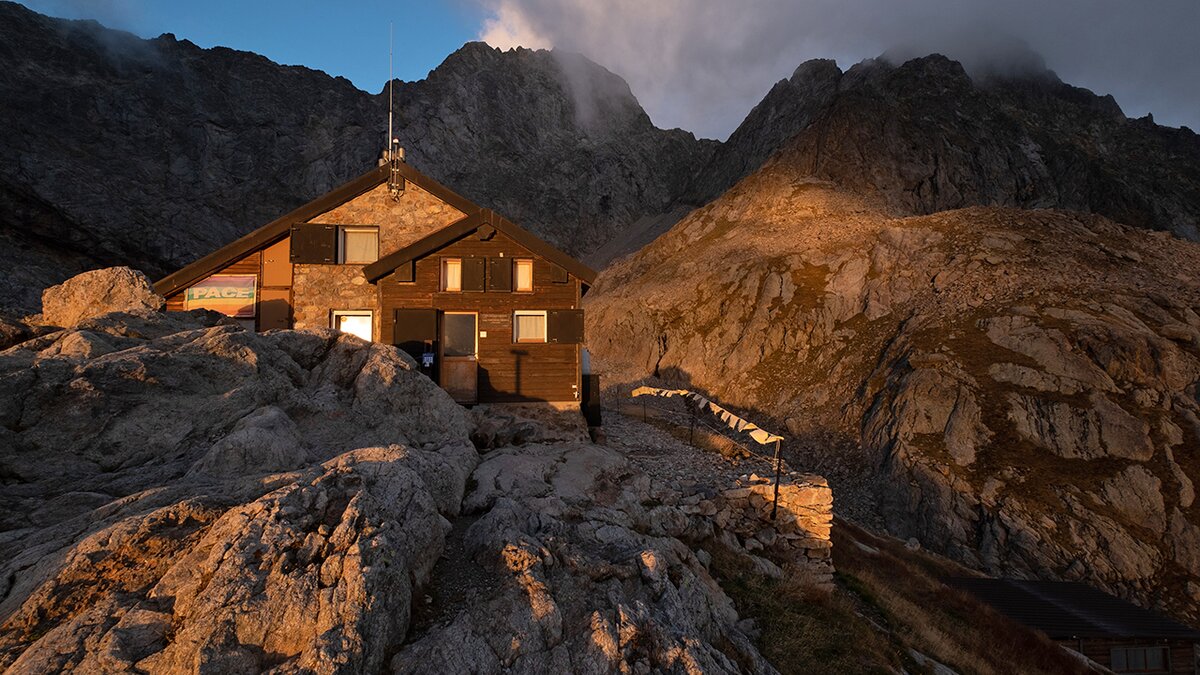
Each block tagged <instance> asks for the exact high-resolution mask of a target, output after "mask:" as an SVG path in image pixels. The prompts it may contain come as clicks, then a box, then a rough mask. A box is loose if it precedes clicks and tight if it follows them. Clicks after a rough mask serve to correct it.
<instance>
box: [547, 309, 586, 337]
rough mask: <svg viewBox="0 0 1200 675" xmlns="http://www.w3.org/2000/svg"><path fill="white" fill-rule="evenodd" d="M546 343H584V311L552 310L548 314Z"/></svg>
mask: <svg viewBox="0 0 1200 675" xmlns="http://www.w3.org/2000/svg"><path fill="white" fill-rule="evenodd" d="M546 342H557V343H560V344H579V343H581V342H583V310H582V309H552V310H550V311H548V312H546Z"/></svg>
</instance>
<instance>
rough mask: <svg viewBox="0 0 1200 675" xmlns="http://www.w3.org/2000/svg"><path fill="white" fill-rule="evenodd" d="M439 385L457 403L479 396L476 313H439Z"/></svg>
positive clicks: (475, 399) (477, 323) (477, 325)
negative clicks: (440, 322)
mask: <svg viewBox="0 0 1200 675" xmlns="http://www.w3.org/2000/svg"><path fill="white" fill-rule="evenodd" d="M441 343H442V367H441V385H442V389H445V390H446V392H447V393H448V394H450V398H453V399H454V400H455V401H457V402H459V403H467V404H470V403H476V402H477V401H478V400H479V315H478V314H476V313H474V312H446V313H445V314H443V315H442V339H441Z"/></svg>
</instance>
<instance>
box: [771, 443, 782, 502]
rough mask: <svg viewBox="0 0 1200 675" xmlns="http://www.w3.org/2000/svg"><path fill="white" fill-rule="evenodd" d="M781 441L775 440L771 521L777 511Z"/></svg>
mask: <svg viewBox="0 0 1200 675" xmlns="http://www.w3.org/2000/svg"><path fill="white" fill-rule="evenodd" d="M782 442H783V441H781V440H780V439H778V438H777V439H775V501H774V502H773V503H772V504H771V520H775V514H776V513H778V511H779V474H780V473H781V472H782V470H783V469H782V462H781V461H780V459H779V446H780V444H781V443H782Z"/></svg>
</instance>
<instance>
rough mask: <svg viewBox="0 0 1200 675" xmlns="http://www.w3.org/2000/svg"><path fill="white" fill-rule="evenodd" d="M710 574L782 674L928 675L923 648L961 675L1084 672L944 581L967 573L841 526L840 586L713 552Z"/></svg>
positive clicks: (837, 535)
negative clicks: (768, 573) (764, 571)
mask: <svg viewBox="0 0 1200 675" xmlns="http://www.w3.org/2000/svg"><path fill="white" fill-rule="evenodd" d="M710 554H711V555H712V559H713V565H712V569H713V572H714V574H715V576H716V577H717V579H718V581H719V582H720V584H721V587H722V588H723V589H725V592H726V593H727V594H728V595H729V596H730V597H731V598H732V599H733V601H734V604H735V605H736V606H737V609H738V613H739V615H741V616H742V617H743V618H746V617H749V618H753V619H755V621H756V622H757V624H758V627H759V629H760V630H761V635H760V636H759V637H758V639H757V644H758V648H759V650H760V651H761V652H762V653H763V655H764V656H766V658H767V659H768V660H770V661H771V663H772V664H773V665H774V666H775V667H776V668H778V669H779V670H780V671H781V672H783V673H894V672H899V671H904V672H909V673H926V672H930V668H929V667H928V666H926V665H922V664H920V663H917V661H916V660H915V659H914V657H913V656H912V652H913V651H915V652H919V653H920V654H922V655H925V656H928V657H930V658H932V659H934V660H936V661H939V662H941V663H943V664H946V665H947V666H949V667H951V668H954V669H955V670H957V671H959V672H962V673H980V674H983V675H987V674H993V673H994V674H1000V673H1017V672H1019V673H1033V674H1036V673H1046V674H1050V673H1081V674H1082V673H1087V672H1088V671H1087V670H1086V669H1085V668H1083V667H1082V666H1081V665H1080V664H1079V662H1078V661H1076V660H1075V658H1074V657H1072V656H1070V655H1069V654H1067V652H1066V651H1064V650H1063V649H1062V648H1060V647H1059V646H1058V645H1056V644H1055V643H1054V642H1052V641H1051V640H1050V639H1049V638H1047V637H1045V636H1044V635H1042V634H1041V633H1037V632H1035V631H1032V630H1029V629H1027V628H1025V627H1024V626H1021V625H1020V624H1017V623H1015V622H1013V621H1011V620H1009V619H1007V618H1005V617H1004V616H1002V615H1000V614H998V613H997V612H995V611H994V610H992V609H991V608H990V607H988V606H987V605H984V604H983V603H981V602H979V601H978V600H976V599H975V598H974V597H973V596H971V595H969V594H967V593H964V592H962V591H958V590H956V589H953V588H950V587H949V586H946V585H945V584H944V583H942V581H941V579H943V578H946V577H950V576H967V575H971V574H972V573H971V572H970V571H968V570H967V569H965V568H963V567H961V566H959V565H957V564H955V563H952V562H950V561H948V560H946V559H944V558H940V557H938V556H935V555H931V554H928V553H925V552H922V551H909V550H907V549H905V547H904V545H903V544H902V543H901V542H899V541H897V540H894V539H888V538H882V537H875V536H873V535H871V534H869V533H867V532H865V531H863V530H861V529H859V528H857V527H855V526H853V525H850V524H848V523H844V522H840V521H839V522H838V523H836V525H835V527H834V561H835V564H836V565H837V566H838V572H837V574H836V576H835V581H836V588H835V589H834V590H833V591H832V592H830V591H823V590H820V589H817V588H814V587H813V586H811V585H809V584H807V583H806V581H805V580H804V579H803V578H796V577H785V578H784V579H771V578H769V577H764V576H761V575H757V574H755V573H754V572H753V571H752V569H753V568H752V566H751V565H749V564H748V562H747V561H746V560H745V559H744V558H743V557H742V556H741V555H739V554H736V553H732V552H730V551H727V550H724V549H714V550H710Z"/></svg>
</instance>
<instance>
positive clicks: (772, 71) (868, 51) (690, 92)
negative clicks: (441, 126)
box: [475, 0, 1200, 138]
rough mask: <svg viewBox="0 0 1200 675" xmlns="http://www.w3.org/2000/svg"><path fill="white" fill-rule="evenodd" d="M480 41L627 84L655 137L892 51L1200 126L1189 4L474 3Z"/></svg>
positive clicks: (1121, 0)
mask: <svg viewBox="0 0 1200 675" xmlns="http://www.w3.org/2000/svg"><path fill="white" fill-rule="evenodd" d="M475 1H476V2H478V3H479V4H481V5H483V7H484V8H485V10H486V12H487V14H488V19H487V20H486V21H485V24H484V27H483V30H482V31H481V32H480V38H481V39H483V40H484V41H486V42H488V43H489V44H491V45H493V46H495V47H500V48H509V47H513V46H517V45H522V46H526V47H546V46H554V47H559V48H563V49H568V50H573V51H578V52H581V53H583V54H585V55H587V56H589V57H590V58H592V59H593V60H595V61H597V62H598V63H600V64H601V65H603V66H605V67H607V68H609V69H610V70H612V71H613V72H615V73H617V74H619V75H621V76H622V77H624V78H625V79H626V80H628V82H629V84H630V87H631V89H632V90H633V93H634V94H635V95H636V96H637V97H638V99H639V100H640V101H641V103H642V104H643V106H644V107H645V108H646V110H647V111H648V112H649V113H650V116H651V118H652V119H653V120H654V121H655V123H656V124H658V125H659V126H665V127H675V126H678V127H682V128H684V129H688V130H691V131H694V132H696V133H697V134H698V135H701V136H708V137H717V138H724V137H725V136H727V135H728V134H729V132H731V131H732V130H733V129H734V128H735V127H736V126H737V124H738V123H739V122H740V121H741V120H742V118H743V117H744V116H745V114H746V113H747V112H748V111H749V110H750V108H751V107H752V106H753V105H754V104H755V103H757V102H758V101H759V100H760V99H761V98H762V96H763V95H764V94H765V93H766V92H767V90H768V89H770V87H771V85H772V84H773V83H774V82H775V81H777V80H779V79H782V78H785V77H788V76H789V75H790V74H791V72H792V70H793V69H794V68H795V67H796V66H797V65H799V64H800V63H801V62H803V61H805V60H807V59H810V58H833V59H836V60H837V61H838V64H839V65H840V66H842V68H848V67H849V66H851V65H853V64H854V63H857V62H858V61H861V60H863V59H866V58H871V57H875V56H878V55H880V54H882V53H883V52H885V51H891V53H892V54H893V55H899V54H905V55H918V54H926V53H930V52H935V51H936V52H941V53H945V54H947V55H948V56H951V57H952V58H957V59H959V60H962V61H963V62H964V65H966V66H967V67H968V68H969V69H971V68H975V69H980V68H987V67H1003V66H1010V65H1012V64H1013V63H1018V64H1025V65H1028V64H1029V63H1030V62H1031V58H1032V59H1035V58H1036V57H1031V56H1030V55H1029V52H1028V51H1026V50H1025V49H1023V48H1014V46H1015V45H1028V47H1029V48H1030V49H1032V50H1033V51H1034V52H1036V53H1037V54H1040V55H1041V56H1042V57H1044V59H1045V63H1046V65H1047V66H1048V67H1050V68H1051V69H1053V70H1055V71H1056V72H1057V73H1058V74H1059V75H1060V76H1061V77H1062V78H1063V79H1064V80H1065V81H1067V82H1070V83H1071V84H1075V85H1078V86H1083V87H1087V88H1089V89H1092V90H1094V91H1096V92H1097V93H1100V94H1106V93H1111V94H1113V95H1114V96H1115V97H1116V99H1117V101H1118V102H1119V103H1120V104H1121V106H1122V107H1123V108H1124V109H1125V111H1126V113H1127V114H1130V115H1134V116H1140V115H1143V114H1145V113H1147V112H1153V113H1154V115H1155V119H1156V120H1157V121H1158V122H1159V123H1163V124H1173V125H1180V124H1186V125H1188V126H1190V127H1192V128H1193V129H1200V87H1197V86H1196V84H1195V83H1196V82H1200V40H1197V38H1196V31H1197V29H1198V28H1200V2H1197V1H1196V0H1142V1H1138V0H1054V1H1053V2H1047V1H1046V0H909V1H906V2H897V1H896V0H746V1H745V2H729V1H728V0H475Z"/></svg>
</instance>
